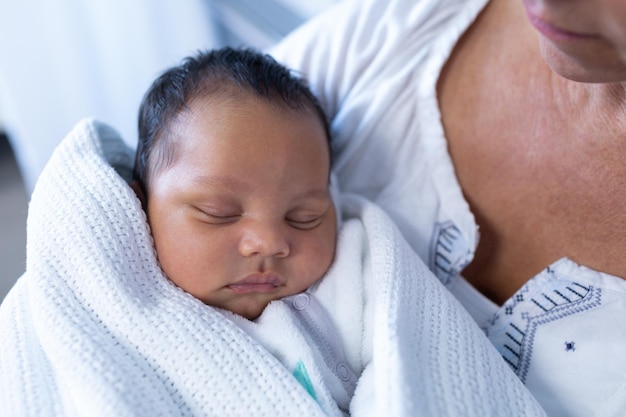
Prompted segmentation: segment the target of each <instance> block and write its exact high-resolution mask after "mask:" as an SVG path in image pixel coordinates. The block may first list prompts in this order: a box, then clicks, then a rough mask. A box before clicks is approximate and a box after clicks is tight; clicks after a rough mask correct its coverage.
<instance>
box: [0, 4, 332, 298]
mask: <svg viewBox="0 0 626 417" xmlns="http://www.w3.org/2000/svg"><path fill="white" fill-rule="evenodd" d="M338 1H340V0H316V1H309V0H132V1H126V0H89V1H84V0H55V1H48V0H23V1H19V2H18V1H10V0H0V300H2V299H3V298H4V296H5V294H6V292H7V291H8V290H9V288H10V287H11V286H12V285H13V283H14V282H15V280H16V279H17V278H18V277H19V276H20V275H21V274H22V273H23V272H24V270H25V259H26V217H27V210H28V199H29V195H30V193H31V191H32V189H33V187H34V185H35V182H36V180H37V177H38V176H39V173H40V172H41V170H42V169H43V167H44V166H45V164H46V162H47V160H48V158H49V157H50V155H51V153H52V151H53V150H54V148H55V147H56V145H57V144H58V143H59V141H60V140H61V139H62V138H63V137H64V136H65V134H66V133H67V132H69V131H70V130H71V128H72V127H73V126H74V125H75V124H76V122H78V121H79V120H80V119H82V118H84V117H96V118H98V119H100V120H102V121H104V122H106V123H108V124H110V125H112V126H114V127H115V128H116V129H117V130H118V131H119V132H120V133H121V134H122V137H123V138H124V139H125V140H126V141H127V142H128V143H129V144H131V145H132V146H134V144H135V143H136V132H135V128H136V127H135V126H136V117H137V109H138V106H139V102H140V100H141V97H142V95H143V93H144V92H145V90H146V89H147V88H148V86H149V85H150V83H151V82H152V80H153V79H154V78H155V77H156V76H157V75H158V74H159V73H160V72H162V71H163V70H164V69H165V68H168V67H170V66H172V65H175V64H177V63H178V62H180V60H181V59H182V58H183V57H185V56H187V55H190V54H193V53H194V52H195V51H197V50H198V49H206V48H213V47H219V46H224V45H232V46H253V47H257V48H260V49H263V48H267V47H269V46H271V45H272V44H274V43H275V42H277V41H279V40H280V39H281V38H282V37H283V36H285V35H286V34H287V33H289V32H290V31H291V30H293V29H294V28H295V27H297V26H298V25H300V24H302V23H303V22H304V21H306V20H307V19H310V18H311V17H313V16H314V15H316V14H318V13H320V12H322V11H323V10H325V9H327V8H329V7H330V6H331V5H332V4H334V3H336V2H338Z"/></svg>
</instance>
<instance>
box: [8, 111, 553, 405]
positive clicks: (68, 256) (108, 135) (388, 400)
mask: <svg viewBox="0 0 626 417" xmlns="http://www.w3.org/2000/svg"><path fill="white" fill-rule="evenodd" d="M133 161H134V152H133V150H132V149H130V148H128V147H127V145H125V143H124V142H123V140H122V139H121V138H120V137H119V136H118V134H117V133H116V132H115V131H114V130H113V129H112V128H110V127H108V126H106V125H104V124H102V123H100V122H98V121H95V120H84V121H81V122H80V123H79V124H78V125H77V126H76V127H75V128H74V130H73V131H72V132H70V133H69V134H68V136H67V137H66V138H65V139H64V140H63V142H62V143H61V144H60V145H59V147H58V148H57V150H56V151H55V153H54V155H53V156H52V158H51V160H50V161H49V163H48V165H47V167H46V168H45V170H44V172H43V173H42V175H41V177H40V179H39V181H38V183H37V185H36V187H35V191H34V193H33V195H32V199H31V202H30V206H29V215H28V225H27V229H28V230H27V242H28V243H27V268H26V272H25V274H24V275H23V276H22V277H20V278H19V280H18V281H17V283H16V285H15V286H14V288H13V289H12V290H11V292H10V293H9V295H8V296H7V297H6V299H5V300H4V302H3V304H2V306H1V307H0V416H2V417H5V416H6V417H9V416H10V417H19V416H38V417H39V416H89V417H96V416H116V417H124V416H150V417H157V416H220V417H223V416H268V417H269V416H271V417H279V416H307V417H309V416H310V417H314V416H323V415H341V413H340V412H339V411H338V409H333V408H328V407H322V406H321V405H320V404H319V403H318V402H317V401H316V400H315V399H314V398H313V397H312V396H311V395H309V393H308V392H307V391H306V389H304V388H303V386H302V385H300V383H299V382H298V381H297V379H296V378H294V376H293V375H292V372H291V371H290V370H289V369H287V368H286V367H285V366H283V364H282V363H281V362H280V361H279V360H278V359H277V358H276V357H274V356H273V355H272V354H270V352H269V351H268V350H267V349H266V348H265V347H264V346H263V345H262V344H261V343H260V342H259V341H258V340H257V339H255V338H253V337H251V336H250V334H249V333H248V332H246V331H245V330H244V329H243V328H242V327H241V326H239V325H237V324H236V320H231V319H230V318H229V317H228V314H225V313H224V312H222V311H220V310H218V309H215V308H212V307H209V306H206V305H205V304H203V303H202V302H200V301H199V300H197V299H195V298H194V297H192V296H190V295H189V294H187V293H185V292H184V291H182V290H180V289H179V288H177V287H176V286H175V285H173V284H172V283H171V282H170V281H169V280H168V279H167V277H166V276H165V275H164V274H163V272H162V271H161V269H160V268H159V265H158V262H157V259H156V254H155V250H154V246H153V242H152V239H151V236H150V230H149V226H148V223H147V221H146V217H145V214H144V212H143V210H142V208H141V204H140V202H139V200H138V199H137V198H136V196H135V194H134V193H133V191H132V189H131V188H130V187H129V186H128V183H127V180H128V179H129V176H130V172H131V169H132V165H133ZM351 201H353V202H354V201H357V200H355V199H352V200H351ZM347 216H348V217H353V218H355V217H356V218H361V221H362V222H363V225H364V230H365V231H366V240H365V241H364V242H348V243H346V244H351V245H361V246H362V247H363V250H362V254H361V257H362V259H361V262H363V263H367V265H368V268H369V269H371V272H372V276H373V277H374V280H373V282H374V291H373V292H372V294H374V295H373V297H374V300H373V303H374V304H373V305H374V307H373V308H374V310H373V311H374V314H373V317H374V318H373V320H372V323H371V329H369V330H368V331H369V332H371V335H372V337H371V343H372V346H371V347H368V348H367V349H369V350H371V362H370V363H369V364H367V367H366V368H365V371H364V372H363V374H362V376H361V380H359V382H358V385H357V390H356V394H355V395H354V398H353V402H354V404H351V405H350V410H351V412H352V415H372V416H428V417H433V416H451V417H452V416H454V417H458V416H480V417H486V416H542V415H544V413H543V411H542V410H541V409H540V408H539V406H538V405H537V403H536V402H535V400H534V399H533V398H532V397H531V395H530V394H529V393H528V392H527V390H526V389H525V388H524V386H523V385H522V384H521V382H520V381H519V380H518V379H517V377H516V376H515V375H514V374H513V373H512V371H511V370H510V369H509V368H508V366H507V365H506V364H505V363H504V361H503V360H502V358H501V357H500V356H499V355H498V353H497V352H496V351H495V349H494V348H493V347H492V345H491V344H490V343H489V342H488V340H487V339H486V338H485V336H484V335H483V334H482V332H481V330H480V329H479V328H478V327H477V326H476V324H475V323H474V322H473V321H472V319H471V318H470V316H469V315H468V314H467V313H466V311H465V310H464V309H463V308H462V307H461V306H460V305H459V304H458V302H457V301H456V300H455V299H454V298H453V297H452V296H451V295H450V294H449V293H448V292H447V290H446V289H445V288H443V286H442V285H441V284H440V283H439V282H438V281H437V279H436V278H435V277H434V276H433V275H432V274H431V273H430V272H429V271H428V269H427V268H426V267H425V266H424V264H423V263H422V262H421V260H420V259H419V258H418V257H417V256H416V255H415V254H414V253H413V252H412V251H411V250H410V248H409V246H408V245H407V244H406V243H405V242H404V240H403V239H402V237H401V234H400V232H399V231H398V230H397V228H396V227H395V225H394V224H393V223H392V222H391V221H390V220H389V219H388V217H387V216H386V215H385V214H384V213H383V212H382V211H381V210H379V209H378V208H377V207H375V206H373V205H368V204H362V205H359V204H355V203H351V204H350V207H349V209H348V210H347ZM338 250H339V251H341V250H342V247H341V246H339V247H338ZM344 272H345V271H344Z"/></svg>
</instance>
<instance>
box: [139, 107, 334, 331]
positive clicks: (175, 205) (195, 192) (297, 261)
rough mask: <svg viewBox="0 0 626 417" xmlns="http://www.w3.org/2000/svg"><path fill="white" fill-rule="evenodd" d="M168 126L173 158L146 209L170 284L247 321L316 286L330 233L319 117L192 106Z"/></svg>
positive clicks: (154, 183)
mask: <svg viewBox="0 0 626 417" xmlns="http://www.w3.org/2000/svg"><path fill="white" fill-rule="evenodd" d="M175 123H176V127H175V129H174V133H173V134H174V136H175V137H174V139H173V140H175V141H176V144H175V147H176V157H175V160H174V162H173V163H172V165H171V166H169V167H167V168H164V169H162V171H161V172H157V173H156V174H155V175H154V177H153V178H152V180H151V182H150V188H149V190H148V202H147V213H148V219H149V222H150V227H151V229H152V234H153V237H154V243H155V246H156V250H157V256H158V259H159V262H160V264H161V267H162V268H163V270H164V272H165V273H166V274H167V276H168V277H169V278H170V280H172V281H173V282H174V283H175V284H176V285H178V286H179V287H181V288H182V289H184V290H185V291H187V292H189V293H190V294H192V295H194V296H195V297H197V298H198V299H200V300H202V301H204V302H205V303H207V304H209V305H213V306H217V307H221V308H224V309H227V310H230V311H232V312H234V313H237V314H240V315H242V316H244V317H247V318H249V319H254V318H256V317H258V316H259V315H260V314H261V312H262V311H263V309H264V308H265V307H266V306H267V304H268V303H269V302H270V301H272V300H276V299H279V298H282V297H285V296H288V295H291V294H296V293H298V292H301V291H303V290H305V289H306V288H308V287H309V286H310V285H311V284H313V283H315V282H316V281H318V280H319V279H320V278H321V277H322V276H323V274H324V273H325V272H326V270H327V269H328V267H329V266H330V264H331V262H332V260H333V256H334V251H335V239H336V232H337V231H336V214H335V209H334V206H333V203H332V200H331V197H330V194H329V190H328V175H329V165H330V161H329V155H328V148H327V146H328V145H327V140H326V136H325V133H324V129H323V127H322V124H321V122H320V121H319V120H318V118H317V117H316V116H313V115H307V114H304V113H301V112H295V111H291V110H285V109H284V108H278V107H272V106H270V105H268V104H267V103H265V102H262V101H260V100H258V99H255V98H247V99H219V100H214V101H209V100H207V99H199V100H195V101H193V102H192V103H191V106H190V109H189V110H188V111H186V112H185V113H183V114H182V115H180V116H179V118H178V120H177V121H176V122H175Z"/></svg>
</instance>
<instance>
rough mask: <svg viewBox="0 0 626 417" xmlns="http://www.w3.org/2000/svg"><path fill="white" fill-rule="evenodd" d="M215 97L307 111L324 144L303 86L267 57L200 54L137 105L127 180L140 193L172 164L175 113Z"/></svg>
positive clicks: (315, 108)
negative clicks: (133, 182) (131, 163)
mask: <svg viewBox="0 0 626 417" xmlns="http://www.w3.org/2000/svg"><path fill="white" fill-rule="evenodd" d="M220 94H222V95H224V94H225V95H228V96H231V97H232V96H235V97H245V96H246V95H254V96H256V97H259V98H262V99H264V100H266V101H268V102H270V103H272V104H276V105H282V106H286V107H288V108H290V109H293V110H296V111H302V112H305V113H308V112H311V113H312V114H313V115H315V116H317V117H319V119H320V122H321V123H322V126H323V128H324V130H325V132H326V137H327V138H328V140H329V141H330V134H329V127H328V121H327V119H326V115H325V114H324V111H323V110H322V108H321V106H320V104H319V102H318V100H317V98H316V97H315V96H314V95H313V93H312V92H311V91H310V89H309V87H308V85H307V83H306V82H305V81H304V80H303V79H302V78H299V77H297V76H295V75H294V74H292V73H291V71H289V70H288V69H287V68H285V67H284V66H283V65H281V64H279V63H278V62H276V60H274V59H273V58H272V57H271V56H269V55H266V54H262V53H260V52H258V51H255V50H253V49H249V48H246V49H235V48H230V47H225V48H221V49H215V50H210V51H204V52H203V51H201V52H198V53H197V54H196V55H195V56H191V57H188V58H185V59H184V60H183V61H182V63H181V64H180V65H179V66H176V67H173V68H170V69H169V70H167V71H165V72H164V73H163V74H162V75H161V76H160V77H159V78H157V79H156V80H155V81H154V82H153V83H152V85H151V86H150V88H149V89H148V91H147V92H146V94H145V96H144V98H143V100H142V102H141V106H140V107H139V141H138V143H137V153H136V157H135V167H134V171H133V179H134V180H136V181H138V182H139V185H140V186H141V188H142V189H143V191H144V193H147V191H148V190H147V185H148V181H149V180H150V178H151V176H152V174H153V173H154V172H156V171H157V170H158V169H161V168H162V167H164V166H167V165H168V164H169V163H171V161H172V159H173V153H174V149H173V144H172V143H171V141H169V140H167V136H168V132H169V128H170V127H171V124H172V123H173V122H174V121H175V119H176V117H177V116H178V114H180V113H181V112H182V111H184V110H185V109H186V108H187V106H188V105H189V103H191V102H192V101H193V100H194V99H196V98H199V97H207V96H212V95H220ZM329 149H330V145H329Z"/></svg>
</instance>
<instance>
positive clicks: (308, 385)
mask: <svg viewBox="0 0 626 417" xmlns="http://www.w3.org/2000/svg"><path fill="white" fill-rule="evenodd" d="M293 376H294V377H295V378H296V379H297V380H298V382H299V383H300V385H302V386H303V387H304V389H305V390H306V391H307V392H308V393H309V395H311V397H313V399H314V400H315V401H317V396H316V395H315V390H314V389H313V383H312V382H311V378H309V373H308V372H307V371H306V367H305V366H304V363H303V362H302V361H299V362H298V364H297V365H296V369H294V371H293Z"/></svg>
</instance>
